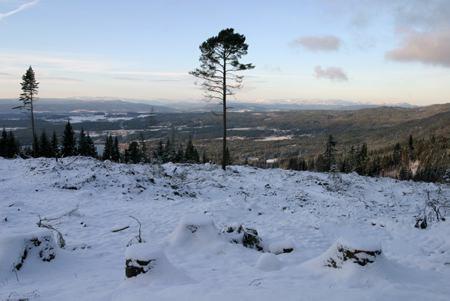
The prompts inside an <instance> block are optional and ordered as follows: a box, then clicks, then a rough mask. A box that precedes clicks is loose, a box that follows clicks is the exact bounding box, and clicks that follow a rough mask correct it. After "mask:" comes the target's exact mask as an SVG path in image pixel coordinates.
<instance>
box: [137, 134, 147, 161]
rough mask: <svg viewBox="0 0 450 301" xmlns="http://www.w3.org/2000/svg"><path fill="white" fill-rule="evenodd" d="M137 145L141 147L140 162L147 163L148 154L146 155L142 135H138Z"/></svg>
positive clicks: (145, 146)
mask: <svg viewBox="0 0 450 301" xmlns="http://www.w3.org/2000/svg"><path fill="white" fill-rule="evenodd" d="M139 143H140V146H141V155H142V162H144V163H148V161H149V160H148V154H147V145H146V143H145V139H144V135H143V134H142V133H140V134H139Z"/></svg>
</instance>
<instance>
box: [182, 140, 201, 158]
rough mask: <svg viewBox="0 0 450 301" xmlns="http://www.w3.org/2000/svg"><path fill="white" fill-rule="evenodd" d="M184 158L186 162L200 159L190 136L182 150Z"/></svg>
mask: <svg viewBox="0 0 450 301" xmlns="http://www.w3.org/2000/svg"><path fill="white" fill-rule="evenodd" d="M184 158H185V160H186V162H189V163H197V162H199V161H200V158H199V155H198V151H197V149H196V148H195V147H194V144H193V143H192V137H189V140H188V143H187V145H186V150H185V152H184Z"/></svg>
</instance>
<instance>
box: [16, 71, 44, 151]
mask: <svg viewBox="0 0 450 301" xmlns="http://www.w3.org/2000/svg"><path fill="white" fill-rule="evenodd" d="M20 85H21V86H22V87H21V89H22V93H21V94H20V97H19V101H21V102H22V104H21V105H20V106H17V107H14V109H25V110H29V111H30V117H31V131H32V141H33V152H34V155H35V156H37V153H38V150H37V149H35V147H38V146H39V143H36V142H37V141H38V138H37V135H36V128H35V125H34V102H35V100H36V95H37V94H38V88H39V83H38V82H37V81H36V77H35V74H34V71H33V68H31V66H30V67H29V68H28V70H27V71H26V72H25V74H24V75H23V76H22V83H21V84H20Z"/></svg>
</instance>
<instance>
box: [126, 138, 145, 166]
mask: <svg viewBox="0 0 450 301" xmlns="http://www.w3.org/2000/svg"><path fill="white" fill-rule="evenodd" d="M125 160H126V162H127V163H134V164H137V163H140V162H141V160H142V154H141V150H140V147H139V144H138V143H137V142H136V141H133V142H131V143H130V145H129V146H128V149H127V150H126V151H125Z"/></svg>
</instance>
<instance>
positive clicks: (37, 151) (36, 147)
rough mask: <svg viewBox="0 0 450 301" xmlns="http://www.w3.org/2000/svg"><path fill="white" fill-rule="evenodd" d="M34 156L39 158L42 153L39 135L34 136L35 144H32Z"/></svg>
mask: <svg viewBox="0 0 450 301" xmlns="http://www.w3.org/2000/svg"><path fill="white" fill-rule="evenodd" d="M32 145H33V146H32V152H31V154H32V156H33V157H34V158H37V157H39V156H40V155H41V150H40V146H41V144H40V143H39V138H38V137H37V136H34V137H33V144H32Z"/></svg>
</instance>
